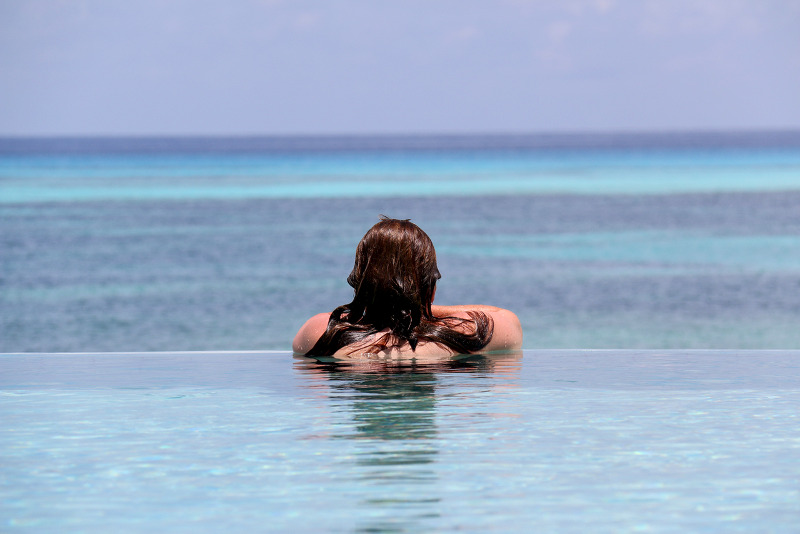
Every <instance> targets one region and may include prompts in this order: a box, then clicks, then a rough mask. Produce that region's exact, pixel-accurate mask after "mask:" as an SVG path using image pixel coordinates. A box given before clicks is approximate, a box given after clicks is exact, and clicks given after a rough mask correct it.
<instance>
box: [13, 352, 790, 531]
mask: <svg viewBox="0 0 800 534" xmlns="http://www.w3.org/2000/svg"><path fill="white" fill-rule="evenodd" d="M799 407H800V351H741V350H740V351H716V350H715V351H632V350H627V351H626V350H620V351H614V350H602V351H580V350H536V351H533V350H526V351H521V352H519V353H511V354H503V355H490V356H474V357H469V358H464V359H461V360H456V361H450V362H445V363H439V364H435V365H421V364H419V365H415V364H413V362H405V363H404V364H399V363H397V362H380V361H378V362H355V363H353V362H351V363H347V364H345V363H341V362H338V363H337V362H319V361H316V360H312V359H308V358H301V357H294V356H292V355H291V354H288V353H285V352H228V353H224V352H214V353H189V352H186V353H126V354H122V353H113V354H105V353H96V354H6V355H2V356H0V470H1V473H2V476H0V503H1V504H0V520H1V522H0V525H1V526H0V530H3V531H7V532H145V531H147V532H158V531H169V532H193V533H194V532H219V531H224V530H228V531H232V532H236V531H240V532H449V531H463V532H492V531H496V532H559V533H561V532H581V533H582V532H703V531H715V532H755V531H758V532H787V533H788V532H798V531H800V415H798V414H800V410H799V409H798V408H799Z"/></svg>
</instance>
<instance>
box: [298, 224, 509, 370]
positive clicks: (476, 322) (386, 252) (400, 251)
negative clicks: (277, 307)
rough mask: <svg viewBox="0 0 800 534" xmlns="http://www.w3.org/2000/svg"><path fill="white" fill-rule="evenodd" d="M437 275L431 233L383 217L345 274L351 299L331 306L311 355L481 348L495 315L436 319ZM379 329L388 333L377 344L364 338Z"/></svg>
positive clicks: (378, 337) (415, 226) (488, 337)
mask: <svg viewBox="0 0 800 534" xmlns="http://www.w3.org/2000/svg"><path fill="white" fill-rule="evenodd" d="M439 278H441V275H440V274H439V269H438V267H437V266H436V250H435V249H434V248H433V242H431V239H430V238H429V237H428V235H427V234H426V233H425V232H423V231H422V229H421V228H419V227H418V226H417V225H416V224H414V223H412V222H410V221H409V220H407V219H404V220H400V219H389V218H387V217H385V216H383V215H382V216H381V220H380V222H378V223H377V224H376V225H375V226H373V227H372V228H370V230H369V231H368V232H367V233H366V235H364V237H363V238H362V239H361V242H359V244H358V247H357V248H356V259H355V265H354V266H353V271H352V272H351V273H350V276H348V277H347V283H348V284H350V286H352V288H353V290H354V296H353V301H352V302H351V303H349V304H345V305H343V306H339V307H338V308H336V309H335V310H333V312H332V313H331V316H330V319H329V321H328V327H327V329H326V330H325V333H324V334H323V335H322V337H320V339H319V340H318V341H317V343H316V344H315V345H314V347H313V348H312V349H311V350H310V351H308V354H309V355H313V356H330V355H332V354H333V353H335V352H336V351H338V350H339V349H341V348H343V347H347V346H353V353H360V352H364V353H373V352H382V351H385V350H387V349H391V348H395V347H402V346H403V345H404V344H405V343H408V344H409V345H410V346H411V350H412V351H413V350H416V348H417V344H418V343H419V342H420V341H427V342H433V343H436V344H438V345H440V346H442V347H446V348H448V349H450V350H452V351H454V352H455V353H457V354H471V353H474V352H477V351H479V350H481V349H482V348H483V347H485V346H486V345H487V344H488V343H489V340H490V339H491V337H492V332H493V330H494V324H493V322H492V320H491V318H490V317H488V316H487V315H486V314H485V313H482V312H468V315H469V317H470V319H465V318H460V317H434V316H433V313H432V311H431V304H432V302H433V295H434V292H435V290H436V281H437V280H438V279H439ZM380 332H384V334H383V335H381V336H377V337H376V339H375V341H374V342H373V343H367V342H366V339H367V338H368V337H370V336H373V335H375V334H378V333H380Z"/></svg>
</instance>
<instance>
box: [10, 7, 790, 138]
mask: <svg viewBox="0 0 800 534" xmlns="http://www.w3.org/2000/svg"><path fill="white" fill-rule="evenodd" d="M745 128H800V1H797V0H483V1H475V0H403V1H400V0H339V1H337V0H285V1H281V0H260V1H258V0H218V1H208V0H136V1H130V0H63V1H62V0H0V135H19V134H22V135H27V134H35V135H39V134H242V135H247V134H282V133H293V134H294V133H308V134H315V133H424V132H436V133H449V132H453V133H460V132H548V131H584V130H591V131H598V130H599V131H608V130H612V131H620V130H683V129H690V130H698V129H700V130H708V129H712V130H716V129H745Z"/></svg>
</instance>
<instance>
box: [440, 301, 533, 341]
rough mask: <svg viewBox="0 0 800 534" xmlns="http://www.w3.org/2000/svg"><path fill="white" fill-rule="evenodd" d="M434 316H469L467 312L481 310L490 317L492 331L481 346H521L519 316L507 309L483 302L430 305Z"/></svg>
mask: <svg viewBox="0 0 800 534" xmlns="http://www.w3.org/2000/svg"><path fill="white" fill-rule="evenodd" d="M431 311H432V312H433V316H434V317H448V316H450V317H452V316H455V317H463V318H465V319H466V318H469V315H467V312H470V311H473V312H483V313H485V314H486V315H488V316H489V317H491V318H492V321H493V322H494V331H493V332H492V338H491V339H490V340H489V343H488V344H487V345H486V346H485V347H484V348H483V350H486V351H492V350H513V349H521V348H522V325H520V322H519V318H518V317H517V316H516V314H514V312H511V311H509V310H505V309H503V308H498V307H496V306H487V305H485V304H467V305H462V306H437V305H433V306H431Z"/></svg>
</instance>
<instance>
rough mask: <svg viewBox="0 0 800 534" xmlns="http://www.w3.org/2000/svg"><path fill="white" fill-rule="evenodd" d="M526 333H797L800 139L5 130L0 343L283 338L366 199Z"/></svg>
mask: <svg viewBox="0 0 800 534" xmlns="http://www.w3.org/2000/svg"><path fill="white" fill-rule="evenodd" d="M382 213H383V214H386V215H389V216H392V217H398V218H411V219H412V220H413V221H414V222H416V223H418V224H419V225H420V226H421V227H422V228H423V229H425V230H426V231H427V232H428V234H429V235H430V236H431V238H432V239H433V241H434V243H435V245H436V247H437V251H438V255H439V264H440V270H441V271H442V274H443V278H442V280H441V283H440V286H439V288H438V292H437V300H438V302H441V303H443V304H455V303H469V302H481V303H490V304H495V305H498V306H503V307H507V308H510V309H512V310H514V311H515V312H516V313H517V314H518V315H519V317H520V319H521V320H522V323H523V327H524V330H525V347H526V348H765V349H766V348H800V328H798V325H800V133H792V132H783V133H736V134H734V133H729V134H691V135H689V134H670V135H560V136H471V137H470V136H464V137H455V136H454V137H432V136H431V137H423V136H419V137H413V136H407V137H376V138H368V137H328V138H323V137H320V138H312V137H305V138H300V137H298V138H224V139H49V140H48V139H39V140H31V139H0V251H1V252H0V292H1V293H0V352H30V351H47V352H57V351H67V352H76V351H153V350H243V349H244V350H249V349H276V350H285V349H288V348H289V346H290V341H291V338H292V336H293V334H294V332H295V331H296V329H297V328H298V327H299V325H300V324H302V322H303V321H304V320H305V318H307V317H308V316H309V315H311V314H313V313H316V312H319V311H327V310H331V309H332V308H334V307H335V306H337V305H339V304H342V303H344V302H346V301H348V300H349V297H350V291H349V288H348V286H347V285H346V283H345V278H346V276H347V274H348V273H349V270H350V268H351V267H352V261H353V252H354V249H355V245H356V244H357V242H358V240H359V239H360V238H361V236H362V235H363V234H364V232H365V231H366V230H367V229H368V228H369V227H370V226H371V225H372V224H373V223H374V222H375V221H377V219H378V215H379V214H382Z"/></svg>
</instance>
